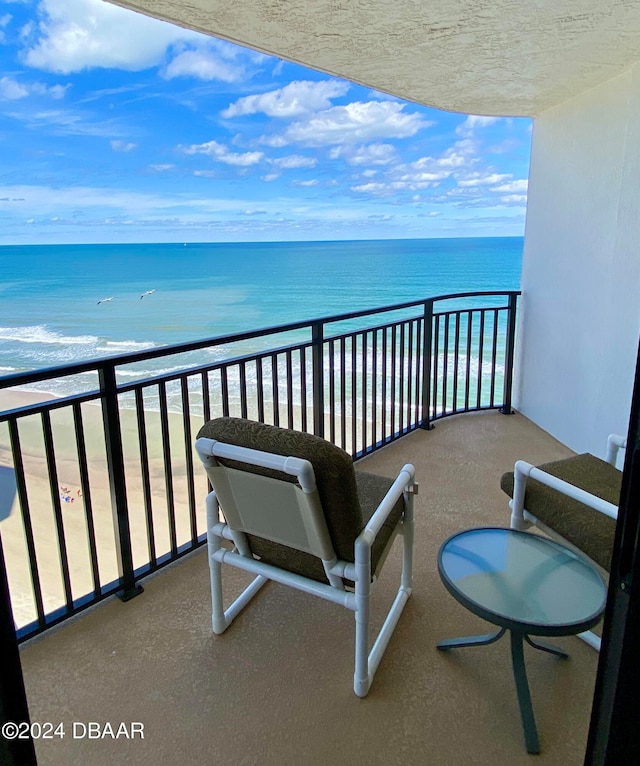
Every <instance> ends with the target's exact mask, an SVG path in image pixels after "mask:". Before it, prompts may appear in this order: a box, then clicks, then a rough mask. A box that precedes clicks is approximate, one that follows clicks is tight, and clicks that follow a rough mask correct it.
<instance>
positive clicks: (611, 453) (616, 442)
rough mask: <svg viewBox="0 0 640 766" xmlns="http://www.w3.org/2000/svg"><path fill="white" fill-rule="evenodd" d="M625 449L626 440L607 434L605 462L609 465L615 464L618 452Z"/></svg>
mask: <svg viewBox="0 0 640 766" xmlns="http://www.w3.org/2000/svg"><path fill="white" fill-rule="evenodd" d="M626 448H627V440H626V439H625V437H624V436H620V435H619V434H609V436H608V437H607V456H606V458H605V460H606V461H607V463H611V465H615V464H616V460H617V459H618V451H619V450H621V449H626Z"/></svg>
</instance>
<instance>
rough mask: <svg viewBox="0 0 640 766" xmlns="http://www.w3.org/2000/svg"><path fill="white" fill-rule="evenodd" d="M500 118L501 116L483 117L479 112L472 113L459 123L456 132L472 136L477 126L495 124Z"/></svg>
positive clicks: (460, 134) (484, 126) (483, 126)
mask: <svg viewBox="0 0 640 766" xmlns="http://www.w3.org/2000/svg"><path fill="white" fill-rule="evenodd" d="M499 119H500V118H499V117H482V116H480V115H477V114H470V115H469V116H468V117H467V119H466V120H465V121H464V122H462V123H461V124H460V125H458V127H457V128H456V133H457V134H458V135H459V136H471V135H473V133H474V132H475V129H476V128H486V127H487V126H488V125H493V124H494V123H495V122H497V121H498V120H499Z"/></svg>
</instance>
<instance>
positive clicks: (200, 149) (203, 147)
mask: <svg viewBox="0 0 640 766" xmlns="http://www.w3.org/2000/svg"><path fill="white" fill-rule="evenodd" d="M180 148H181V149H182V151H183V152H184V153H185V154H206V155H207V156H208V157H211V159H213V160H217V161H218V162H224V163H225V164H226V165H236V166H241V167H248V166H250V165H255V164H256V163H258V162H260V160H261V159H262V158H263V157H264V153H263V152H242V153H237V152H230V151H229V149H228V147H226V146H224V144H219V143H218V142H217V141H207V142H206V143H204V144H192V145H191V146H182V147H180Z"/></svg>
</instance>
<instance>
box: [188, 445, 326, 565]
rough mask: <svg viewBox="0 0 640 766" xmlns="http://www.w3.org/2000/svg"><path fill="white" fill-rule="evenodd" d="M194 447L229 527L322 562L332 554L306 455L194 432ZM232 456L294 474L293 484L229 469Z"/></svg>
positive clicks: (241, 460) (313, 478)
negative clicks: (271, 450)
mask: <svg viewBox="0 0 640 766" xmlns="http://www.w3.org/2000/svg"><path fill="white" fill-rule="evenodd" d="M196 450H197V451H198V454H199V455H200V457H201V459H202V462H203V463H204V466H205V469H206V471H207V475H208V476H209V480H210V482H211V485H212V486H213V488H214V489H215V492H216V496H217V497H218V500H219V502H220V504H221V506H222V508H223V509H224V515H225V519H226V521H227V524H228V525H229V527H230V528H231V529H232V530H233V531H234V532H244V533H245V534H250V535H257V536H259V537H263V538H265V539H267V540H271V541H272V542H275V543H280V544H281V545H288V546H289V547H291V548H295V549H296V550H300V551H304V552H305V553H311V554H313V555H314V556H318V557H319V558H321V559H323V560H325V561H328V560H333V559H334V558H335V552H334V550H333V546H332V544H331V538H330V537H329V530H328V529H327V524H326V521H325V517H324V511H323V510H322V505H321V504H320V497H319V495H318V490H317V487H316V480H315V475H314V473H313V467H312V466H311V463H309V461H308V460H301V459H300V458H295V457H288V456H284V455H273V454H271V453H269V452H261V451H259V450H254V449H249V448H248V447H237V446H235V445H231V444H224V443H222V442H217V441H215V440H214V439H206V438H203V437H200V438H199V439H198V440H197V441H196ZM225 458H226V459H227V460H233V461H238V462H241V463H244V464H245V465H251V466H254V467H260V468H269V469H271V470H274V471H280V472H282V473H284V474H287V475H288V476H294V477H295V478H296V479H297V483H295V484H292V483H291V482H289V481H283V480H282V479H275V478H273V477H271V476H262V475H260V474H257V473H253V472H251V471H247V470H240V469H238V468H231V467H230V466H228V465H225V464H224V463H220V462H219V461H220V460H224V459H225Z"/></svg>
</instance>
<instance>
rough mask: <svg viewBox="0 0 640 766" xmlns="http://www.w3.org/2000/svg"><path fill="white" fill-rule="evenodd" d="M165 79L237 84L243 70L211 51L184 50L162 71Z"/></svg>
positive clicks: (242, 75)
mask: <svg viewBox="0 0 640 766" xmlns="http://www.w3.org/2000/svg"><path fill="white" fill-rule="evenodd" d="M163 74H164V76H165V77H166V78H167V79H169V80H170V79H172V78H174V77H197V78H198V79H199V80H220V81H222V82H239V81H240V80H242V78H243V77H244V75H245V72H244V68H243V67H241V66H237V65H233V64H231V63H229V62H227V61H223V60H222V58H221V57H220V56H219V55H217V54H216V52H215V50H212V49H199V50H186V51H182V52H181V53H179V54H178V55H177V56H176V57H175V58H174V59H173V60H172V61H171V62H169V64H168V65H167V66H166V68H165V70H164V73H163Z"/></svg>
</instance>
